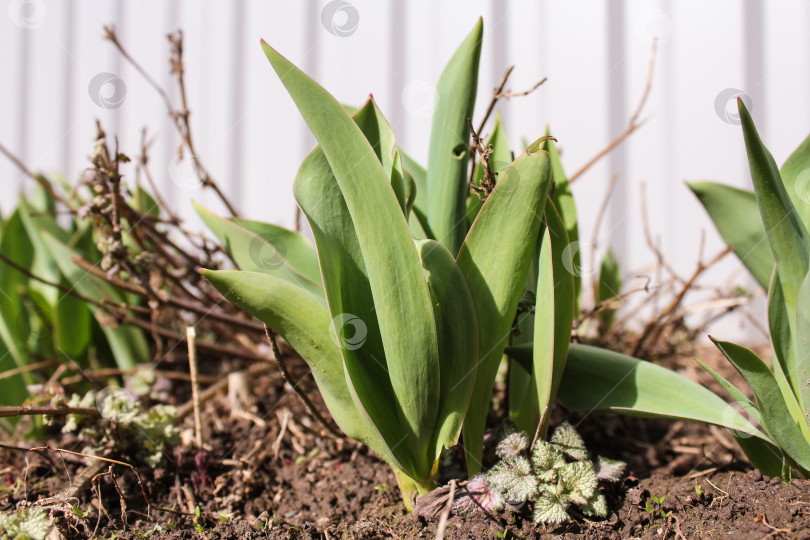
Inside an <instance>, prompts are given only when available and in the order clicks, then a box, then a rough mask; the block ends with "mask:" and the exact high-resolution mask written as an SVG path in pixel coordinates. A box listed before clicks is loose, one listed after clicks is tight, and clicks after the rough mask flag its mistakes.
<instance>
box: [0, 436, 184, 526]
mask: <svg viewBox="0 0 810 540" xmlns="http://www.w3.org/2000/svg"><path fill="white" fill-rule="evenodd" d="M0 448H3V449H5V450H14V451H19V452H42V451H49V452H57V453H59V454H60V455H61V454H62V453H65V454H70V455H72V456H78V457H83V458H87V459H95V460H98V461H103V462H105V463H112V464H113V465H121V466H122V467H126V468H128V469H129V470H130V471H132V474H134V475H135V479H136V480H137V481H138V487H140V488H141V495H143V499H144V501H146V505H147V506H148V507H149V508H151V509H153V510H160V511H162V512H169V513H170V514H174V515H176V516H193V515H195V514H193V513H191V514H190V513H186V512H179V511H177V510H173V509H171V508H163V507H162V506H157V505H155V504H153V503H152V501H150V500H149V497H147V496H146V488H145V487H144V485H143V481H142V480H141V475H140V474H138V470H137V469H136V468H135V467H133V466H132V465H130V464H129V463H126V462H124V461H118V460H116V459H110V458H105V457H101V456H93V455H90V454H83V453H81V452H74V451H72V450H66V449H64V448H55V447H53V446H35V447H33V448H23V447H22V446H11V445H8V444H2V443H0Z"/></svg>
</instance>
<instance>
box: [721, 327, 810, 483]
mask: <svg viewBox="0 0 810 540" xmlns="http://www.w3.org/2000/svg"><path fill="white" fill-rule="evenodd" d="M711 339H712V341H713V342H714V344H715V345H717V348H718V349H720V352H722V353H723V355H724V356H725V357H726V358H728V360H729V362H731V363H732V364H733V365H734V367H735V368H736V369H737V371H739V372H740V375H742V376H743V378H745V382H747V383H748V386H749V387H750V388H751V391H752V392H753V393H754V397H755V398H756V400H757V405H758V406H759V411H760V413H761V414H762V426H763V427H764V428H765V431H767V432H768V434H769V435H770V436H771V438H772V439H773V440H774V441H775V442H776V444H778V445H779V446H780V447H781V448H782V450H784V451H785V453H786V454H787V455H788V456H790V458H791V459H793V461H795V462H796V464H797V465H798V466H799V467H801V468H802V469H803V470H804V471H810V441H808V440H807V439H806V438H805V436H804V434H803V433H802V429H801V428H800V425H801V424H804V423H805V419H804V418H802V417H800V418H795V417H793V415H791V414H790V411H789V410H788V408H787V405H786V404H785V400H784V399H783V397H782V392H781V391H780V389H779V385H778V384H777V383H776V379H774V376H773V373H771V370H770V369H768V366H767V365H766V364H765V362H763V361H762V360H761V359H760V358H759V357H758V356H757V355H756V354H754V353H752V352H751V351H749V350H748V349H746V348H745V347H740V346H739V345H735V344H734V343H728V342H725V341H718V340H716V339H714V338H711Z"/></svg>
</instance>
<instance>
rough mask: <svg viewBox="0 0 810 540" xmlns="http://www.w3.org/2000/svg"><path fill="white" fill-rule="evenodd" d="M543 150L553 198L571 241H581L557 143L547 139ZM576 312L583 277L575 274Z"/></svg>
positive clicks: (576, 253)
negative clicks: (547, 157)
mask: <svg viewBox="0 0 810 540" xmlns="http://www.w3.org/2000/svg"><path fill="white" fill-rule="evenodd" d="M545 134H546V136H547V137H549V136H551V132H550V131H549V129H548V127H547V128H546V133H545ZM542 148H543V150H545V151H546V152H548V155H549V159H550V160H551V176H552V178H553V179H554V191H553V193H552V197H551V200H552V201H554V206H555V207H556V208H557V212H559V214H560V216H561V217H562V220H563V223H565V230H566V233H567V235H568V241H569V242H572V243H573V242H579V218H578V217H577V205H576V203H575V201H574V194H573V192H572V191H571V184H569V183H568V177H567V176H566V175H565V170H564V169H563V166H562V161H561V160H560V152H559V151H558V150H557V145H556V144H554V141H553V140H551V139H546V140H545V141H544V142H543V146H542ZM580 258H581V255H580V250H579V249H576V250H574V253H573V259H572V264H573V268H580V265H581V262H580ZM574 292H575V296H574V312H575V313H579V305H580V301H581V297H582V278H581V277H580V276H578V275H576V274H574Z"/></svg>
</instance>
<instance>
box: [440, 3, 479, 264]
mask: <svg viewBox="0 0 810 540" xmlns="http://www.w3.org/2000/svg"><path fill="white" fill-rule="evenodd" d="M483 33H484V23H483V21H482V20H481V19H480V18H479V19H478V22H476V23H475V26H474V27H473V29H472V31H471V32H470V33H469V34H468V35H467V37H466V38H465V39H464V41H463V42H462V43H461V45H460V46H459V47H458V49H457V50H456V52H455V53H454V54H453V56H452V58H450V61H449V62H448V63H447V66H446V67H445V68H444V71H443V72H442V74H441V77H439V82H438V84H437V85H436V99H437V100H438V104H437V107H436V112H435V113H434V115H433V127H432V129H431V131H430V150H429V152H428V168H427V181H426V183H427V217H428V223H429V225H430V230H431V231H432V232H433V234H434V235H435V236H434V238H435V239H436V240H438V241H439V242H441V243H442V244H444V245H445V246H447V249H449V250H450V253H453V254H457V253H458V250H459V247H461V243H462V241H463V240H464V235H465V234H466V232H467V230H466V229H467V227H466V224H467V220H466V203H467V197H466V194H467V166H468V164H469V162H470V128H469V127H468V125H467V120H468V119H470V118H472V113H473V107H474V106H475V93H476V90H477V89H478V62H479V59H480V57H481V40H482V37H483Z"/></svg>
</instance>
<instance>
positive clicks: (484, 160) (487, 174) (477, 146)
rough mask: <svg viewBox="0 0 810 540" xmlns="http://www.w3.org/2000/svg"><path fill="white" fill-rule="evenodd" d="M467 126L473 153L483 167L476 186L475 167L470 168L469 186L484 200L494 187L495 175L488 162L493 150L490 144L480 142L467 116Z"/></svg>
mask: <svg viewBox="0 0 810 540" xmlns="http://www.w3.org/2000/svg"><path fill="white" fill-rule="evenodd" d="M467 127H468V128H469V129H470V137H471V138H472V146H473V149H474V154H473V155H475V154H478V156H480V159H481V167H482V168H483V169H484V177H483V178H482V179H481V185H480V186H476V185H475V182H474V176H475V167H474V166H473V167H471V168H470V181H469V187H470V189H472V190H473V191H474V192H476V193H477V194H478V197H479V198H480V199H481V200H482V201H484V200H486V198H487V197H489V194H490V193H492V190H493V189H495V176H494V175H493V174H492V167H491V166H490V163H489V158H490V157H491V156H492V152H493V150H492V145H491V144H490V145H487V146H486V147H485V146H484V143H483V142H481V138H480V137H479V136H478V134H477V133H476V132H475V130H474V129H473V125H472V120H470V119H469V118H467Z"/></svg>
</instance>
